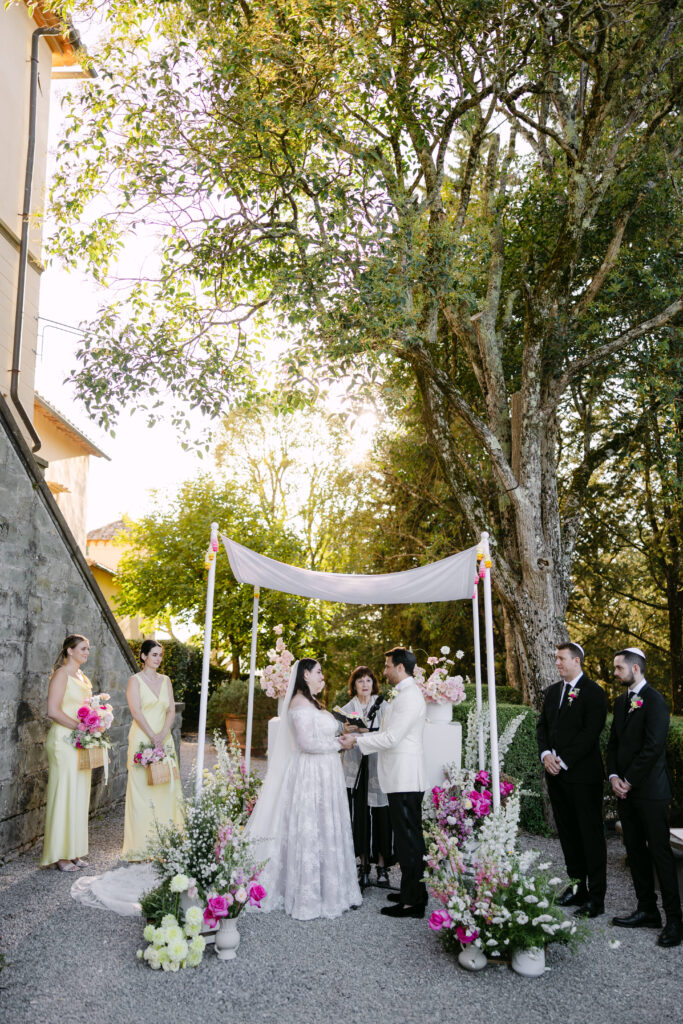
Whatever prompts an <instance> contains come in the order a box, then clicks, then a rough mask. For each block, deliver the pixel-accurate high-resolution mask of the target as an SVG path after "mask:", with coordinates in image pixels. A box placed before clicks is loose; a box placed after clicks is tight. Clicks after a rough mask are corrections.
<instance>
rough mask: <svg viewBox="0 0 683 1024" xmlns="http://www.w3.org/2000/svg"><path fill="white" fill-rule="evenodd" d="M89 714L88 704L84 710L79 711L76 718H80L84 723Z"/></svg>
mask: <svg viewBox="0 0 683 1024" xmlns="http://www.w3.org/2000/svg"><path fill="white" fill-rule="evenodd" d="M89 714H90V708H89V707H88V706H87V704H86V705H84V706H83V707H82V708H79V709H78V711H77V712H76V718H80V719H81V721H82V720H83V719H84V718H87V717H88V715H89Z"/></svg>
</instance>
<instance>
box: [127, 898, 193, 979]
mask: <svg viewBox="0 0 683 1024" xmlns="http://www.w3.org/2000/svg"><path fill="white" fill-rule="evenodd" d="M193 911H195V913H193ZM202 923H203V918H202V912H201V910H200V909H199V907H191V908H190V910H188V911H187V913H186V915H185V925H184V927H181V926H180V925H179V924H178V920H177V918H175V917H174V916H173V914H166V915H165V916H164V917H163V918H162V921H161V924H160V926H159V927H158V928H157V927H155V926H154V925H153V924H148V925H147V926H146V928H145V930H144V931H143V933H142V936H143V938H144V939H145V941H146V942H148V943H149V945H148V946H147V948H146V949H144V950H142V949H139V950H138V952H137V958H138V960H144V962H145V963H146V964H147V965H148V967H151V968H152V970H153V971H159V970H162V971H179V970H181V969H182V968H185V967H198V966H199V964H200V963H201V962H202V957H203V956H204V949H205V947H206V943H205V941H204V939H203V938H202V936H201V935H200V934H199V930H200V928H201V926H202Z"/></svg>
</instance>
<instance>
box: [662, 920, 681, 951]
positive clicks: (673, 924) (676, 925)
mask: <svg viewBox="0 0 683 1024" xmlns="http://www.w3.org/2000/svg"><path fill="white" fill-rule="evenodd" d="M681 942H683V923H681V922H680V921H669V922H668V923H667V924H665V925H664V927H663V928H662V930H661V932H660V933H659V938H658V939H657V945H658V946H662V947H663V948H664V949H672V948H673V947H674V946H680V944H681Z"/></svg>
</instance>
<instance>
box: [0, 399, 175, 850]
mask: <svg viewBox="0 0 683 1024" xmlns="http://www.w3.org/2000/svg"><path fill="white" fill-rule="evenodd" d="M69 633H82V634H84V635H85V636H87V637H88V639H89V640H90V657H89V659H88V662H87V664H86V665H85V666H84V671H85V674H86V675H87V676H88V677H89V678H90V679H91V680H92V683H93V687H94V688H95V691H96V692H97V691H101V690H103V691H106V692H107V693H109V694H111V696H112V704H113V705H114V712H115V715H116V720H115V723H114V726H113V728H112V739H113V741H114V748H113V750H112V751H111V753H110V770H109V784H108V785H107V786H105V785H104V780H103V770H102V769H101V768H99V769H96V770H95V772H93V786H92V797H91V806H90V810H91V813H93V812H95V811H101V810H102V809H103V808H105V807H107V806H108V805H110V804H112V803H115V802H116V801H118V800H120V799H122V798H123V796H124V795H125V789H126V746H127V737H128V729H129V726H130V721H131V718H130V713H129V711H128V707H127V705H126V696H125V688H126V680H127V679H128V677H129V676H130V675H131V672H132V671H135V669H136V665H135V662H134V660H133V657H132V654H131V652H130V649H129V647H128V644H127V643H126V641H125V639H124V637H123V635H122V633H121V631H120V629H119V627H118V625H117V623H116V620H115V619H114V616H113V614H112V612H111V610H110V609H109V607H108V605H107V603H106V601H105V599H104V597H103V595H102V593H101V592H100V590H99V588H98V586H97V584H96V583H95V580H94V579H93V576H92V574H91V572H90V570H89V568H88V566H87V564H86V562H85V559H84V557H83V555H82V554H81V552H80V551H79V549H78V545H77V544H76V541H75V540H74V538H73V536H72V535H71V533H70V532H69V529H68V527H67V525H66V523H65V521H64V519H63V517H62V515H61V513H60V511H59V509H58V508H57V505H56V504H55V501H54V498H53V497H52V495H51V494H50V491H49V489H48V487H47V485H46V483H45V481H44V480H43V479H42V476H41V474H40V470H39V469H38V467H37V465H36V463H35V461H34V460H33V458H32V456H31V453H30V451H29V449H28V448H27V446H26V444H25V442H24V441H23V438H22V436H21V434H20V433H19V431H18V429H17V427H16V425H15V423H14V420H13V418H12V414H11V412H10V411H9V409H8V407H7V405H6V403H5V401H4V399H3V398H2V397H1V396H0V860H3V859H5V858H7V857H8V856H10V855H12V854H13V853H16V852H17V851H20V850H22V849H26V848H27V847H29V846H31V845H32V844H33V843H34V842H36V840H37V839H39V838H40V836H41V835H42V833H43V826H44V820H45V791H46V787H47V759H46V755H45V747H44V743H45V737H46V735H47V730H48V728H49V725H50V723H49V720H48V719H47V717H46V715H45V708H46V699H47V686H48V680H49V675H50V669H51V666H52V664H53V662H54V660H55V658H56V656H57V654H58V653H59V649H60V647H61V643H62V641H63V639H64V637H65V636H66V635H67V634H69ZM179 724H180V722H179V717H178V716H177V717H176V727H175V729H174V733H175V736H176V742H177V741H178V739H179ZM122 838H123V837H122Z"/></svg>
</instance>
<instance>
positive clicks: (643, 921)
mask: <svg viewBox="0 0 683 1024" xmlns="http://www.w3.org/2000/svg"><path fill="white" fill-rule="evenodd" d="M612 924H614V925H616V926H617V928H661V927H662V919H661V917H660V916H659V911H658V910H654V911H649V912H648V911H647V910H634V912H633V913H632V914H629V915H628V917H613V918H612ZM665 930H666V929H665Z"/></svg>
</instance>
